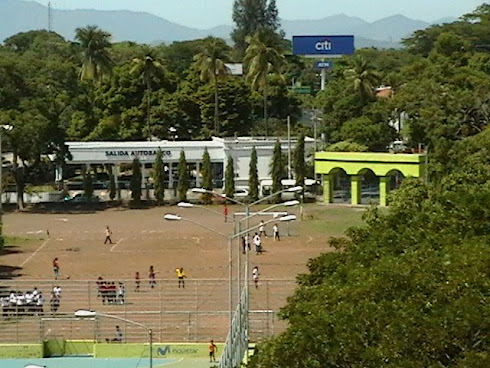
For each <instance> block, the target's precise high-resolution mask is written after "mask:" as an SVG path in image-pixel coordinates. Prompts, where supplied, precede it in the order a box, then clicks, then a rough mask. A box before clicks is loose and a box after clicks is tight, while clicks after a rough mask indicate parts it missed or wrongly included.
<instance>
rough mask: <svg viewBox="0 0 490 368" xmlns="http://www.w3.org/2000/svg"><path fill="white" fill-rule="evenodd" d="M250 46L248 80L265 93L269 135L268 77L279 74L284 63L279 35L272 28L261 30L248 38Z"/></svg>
mask: <svg viewBox="0 0 490 368" xmlns="http://www.w3.org/2000/svg"><path fill="white" fill-rule="evenodd" d="M246 40H247V43H248V47H247V50H246V51H245V58H244V62H245V64H246V65H247V80H248V81H249V82H250V84H251V87H252V89H253V90H256V89H259V88H262V91H263V94H264V121H265V130H266V136H268V135H269V132H268V125H267V77H268V75H269V74H271V73H275V74H278V75H280V76H281V77H282V74H281V72H280V70H281V67H282V65H283V64H284V55H283V54H282V52H281V42H280V40H279V37H278V36H277V35H276V34H275V33H274V32H272V31H270V30H265V29H262V30H259V31H257V32H256V33H255V34H254V35H253V36H248V37H247V38H246Z"/></svg>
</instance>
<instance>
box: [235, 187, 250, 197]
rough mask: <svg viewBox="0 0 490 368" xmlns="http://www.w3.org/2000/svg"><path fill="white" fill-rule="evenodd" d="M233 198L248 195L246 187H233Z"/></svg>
mask: <svg viewBox="0 0 490 368" xmlns="http://www.w3.org/2000/svg"><path fill="white" fill-rule="evenodd" d="M233 196H234V197H235V198H245V197H248V189H245V188H237V189H235V193H233Z"/></svg>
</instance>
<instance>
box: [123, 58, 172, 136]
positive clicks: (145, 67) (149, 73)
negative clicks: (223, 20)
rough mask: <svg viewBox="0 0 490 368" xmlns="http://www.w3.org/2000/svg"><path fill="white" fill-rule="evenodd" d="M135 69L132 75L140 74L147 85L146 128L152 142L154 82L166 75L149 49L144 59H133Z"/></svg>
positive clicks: (132, 70)
mask: <svg viewBox="0 0 490 368" xmlns="http://www.w3.org/2000/svg"><path fill="white" fill-rule="evenodd" d="M133 63H134V64H135V65H134V67H133V68H132V69H131V73H134V74H138V75H139V76H140V78H141V79H142V80H143V81H144V82H145V85H146V128H147V134H148V140H151V137H152V131H151V111H150V107H151V91H152V82H153V81H154V80H155V79H156V78H158V79H160V78H161V76H162V75H163V73H164V68H163V65H162V64H161V63H160V62H159V61H157V60H156V59H155V56H154V55H153V53H152V51H151V50H149V49H147V50H145V54H144V55H143V56H142V57H139V58H135V59H133Z"/></svg>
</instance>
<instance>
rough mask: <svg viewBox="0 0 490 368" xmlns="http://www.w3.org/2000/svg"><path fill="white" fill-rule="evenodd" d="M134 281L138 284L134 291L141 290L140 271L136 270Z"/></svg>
mask: <svg viewBox="0 0 490 368" xmlns="http://www.w3.org/2000/svg"><path fill="white" fill-rule="evenodd" d="M134 283H135V284H136V289H135V290H134V291H136V292H139V291H140V273H139V272H136V275H135V276H134Z"/></svg>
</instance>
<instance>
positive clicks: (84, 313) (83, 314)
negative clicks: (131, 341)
mask: <svg viewBox="0 0 490 368" xmlns="http://www.w3.org/2000/svg"><path fill="white" fill-rule="evenodd" d="M97 316H100V317H106V318H112V319H117V320H119V321H122V322H127V323H129V324H130V325H135V326H139V327H142V328H144V329H146V330H147V331H148V342H149V345H150V368H153V331H152V330H151V328H149V327H148V326H146V325H144V324H142V323H139V322H135V321H132V320H130V319H127V318H122V317H118V316H113V315H110V314H105V313H99V312H95V311H91V310H86V309H79V310H77V311H75V317H80V318H96V317H97Z"/></svg>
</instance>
